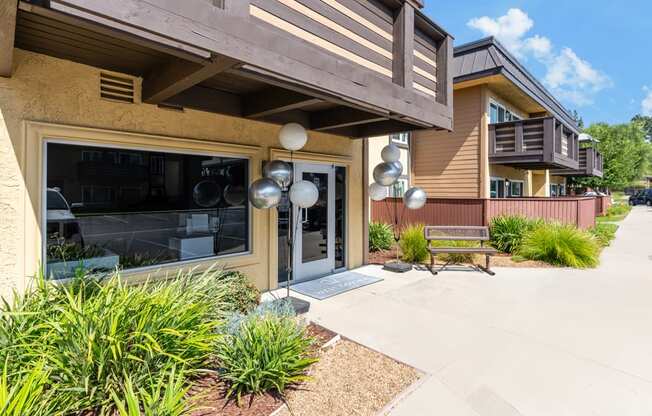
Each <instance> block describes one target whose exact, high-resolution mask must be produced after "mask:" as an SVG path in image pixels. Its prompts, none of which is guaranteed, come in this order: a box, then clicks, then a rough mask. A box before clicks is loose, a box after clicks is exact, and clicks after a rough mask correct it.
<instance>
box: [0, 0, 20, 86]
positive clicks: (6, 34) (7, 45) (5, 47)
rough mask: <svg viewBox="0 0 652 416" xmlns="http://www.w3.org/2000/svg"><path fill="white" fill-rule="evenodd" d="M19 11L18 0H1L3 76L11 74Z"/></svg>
mask: <svg viewBox="0 0 652 416" xmlns="http://www.w3.org/2000/svg"><path fill="white" fill-rule="evenodd" d="M17 12H18V0H3V1H2V2H0V76H2V77H10V76H11V71H12V67H13V56H14V38H15V36H16V13H17Z"/></svg>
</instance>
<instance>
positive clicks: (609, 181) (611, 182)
mask: <svg viewBox="0 0 652 416" xmlns="http://www.w3.org/2000/svg"><path fill="white" fill-rule="evenodd" d="M585 132H586V133H588V134H590V135H591V136H593V137H594V138H596V139H598V140H599V141H600V142H599V143H598V144H597V146H598V150H599V151H600V153H602V157H603V162H604V168H603V172H604V177H602V178H595V177H589V178H577V179H576V180H575V181H574V182H575V183H578V184H581V185H584V186H590V187H592V188H614V189H622V188H624V187H626V186H628V185H630V184H632V183H633V182H634V181H637V180H639V179H641V177H642V176H643V175H644V174H645V173H646V172H647V170H648V168H649V164H650V162H651V158H652V144H650V143H649V142H648V141H647V140H646V136H647V132H646V131H645V125H644V123H642V122H641V121H635V122H631V123H627V124H617V125H609V124H606V123H597V124H592V125H591V126H590V127H588V128H587V129H585Z"/></svg>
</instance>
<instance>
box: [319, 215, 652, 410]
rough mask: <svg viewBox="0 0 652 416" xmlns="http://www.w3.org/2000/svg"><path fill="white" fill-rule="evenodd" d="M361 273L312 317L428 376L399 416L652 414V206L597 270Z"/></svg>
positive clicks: (634, 219)
mask: <svg viewBox="0 0 652 416" xmlns="http://www.w3.org/2000/svg"><path fill="white" fill-rule="evenodd" d="M359 271H361V272H363V273H368V274H374V275H381V276H382V277H384V278H385V280H384V281H383V282H381V283H378V284H374V285H371V286H368V287H365V288H361V289H358V290H355V291H353V292H349V293H347V294H344V295H340V296H337V297H334V298H331V299H328V300H325V301H321V302H319V301H314V300H312V301H311V302H312V310H311V312H310V318H311V319H314V320H315V321H317V322H320V323H321V324H323V325H324V326H326V327H329V328H332V329H334V330H336V331H338V332H340V333H342V334H344V335H346V336H348V337H350V338H352V339H354V340H356V341H359V342H361V343H363V344H365V345H368V346H370V347H372V348H374V349H377V350H380V351H382V352H384V353H386V354H388V355H390V356H392V357H394V358H396V359H398V360H401V361H404V362H406V363H408V364H410V365H413V366H415V367H417V368H419V369H421V370H423V371H424V372H425V373H427V374H428V375H427V379H426V381H425V383H423V384H422V385H421V387H420V388H418V389H417V390H416V391H415V392H413V393H412V394H411V395H409V396H408V397H407V398H406V399H405V400H403V401H402V402H401V403H400V404H399V405H398V406H397V407H396V408H395V409H394V411H393V413H392V414H393V415H396V416H399V415H400V416H404V415H406V416H407V415H409V416H417V415H442V416H455V415H476V416H477V415H480V416H485V415H486V416H489V415H491V416H494V415H496V416H503V415H504V416H513V415H528V416H529V415H542V416H543V415H545V416H563V415H582V416H584V415H608V416H627V415H652V209H649V208H646V207H637V208H636V209H635V210H634V211H633V212H632V214H631V215H630V216H629V217H628V218H627V219H626V220H625V221H624V222H623V223H622V225H621V228H620V230H619V232H618V235H617V240H616V242H615V243H614V245H613V246H612V247H610V248H607V249H606V250H605V251H604V252H603V255H602V265H601V266H600V267H599V268H598V269H596V270H587V271H581V270H569V269H496V271H497V275H496V276H495V277H493V278H491V277H488V276H486V275H484V274H480V273H470V272H462V271H455V272H446V273H443V274H441V275H439V276H437V277H433V276H431V275H430V274H429V273H428V272H423V271H413V272H411V273H409V274H405V275H395V274H391V273H387V272H384V271H382V270H381V269H380V268H379V267H376V266H368V267H365V268H362V269H359Z"/></svg>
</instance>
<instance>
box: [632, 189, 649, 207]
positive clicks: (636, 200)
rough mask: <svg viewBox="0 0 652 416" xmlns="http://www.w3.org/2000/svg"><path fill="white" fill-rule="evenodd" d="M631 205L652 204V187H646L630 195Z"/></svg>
mask: <svg viewBox="0 0 652 416" xmlns="http://www.w3.org/2000/svg"><path fill="white" fill-rule="evenodd" d="M629 205H647V206H652V189H644V190H642V191H638V192H637V193H636V194H634V195H632V196H630V197H629Z"/></svg>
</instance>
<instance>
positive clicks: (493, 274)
mask: <svg viewBox="0 0 652 416" xmlns="http://www.w3.org/2000/svg"><path fill="white" fill-rule="evenodd" d="M485 257H486V262H485V264H486V266H484V267H483V266H480V265H478V267H479V268H480V270H482V271H483V272H485V273H487V274H488V275H489V276H495V275H496V273H494V272H493V271H492V270H491V267H490V261H489V258H490V257H491V256H490V255H486V256H485Z"/></svg>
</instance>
